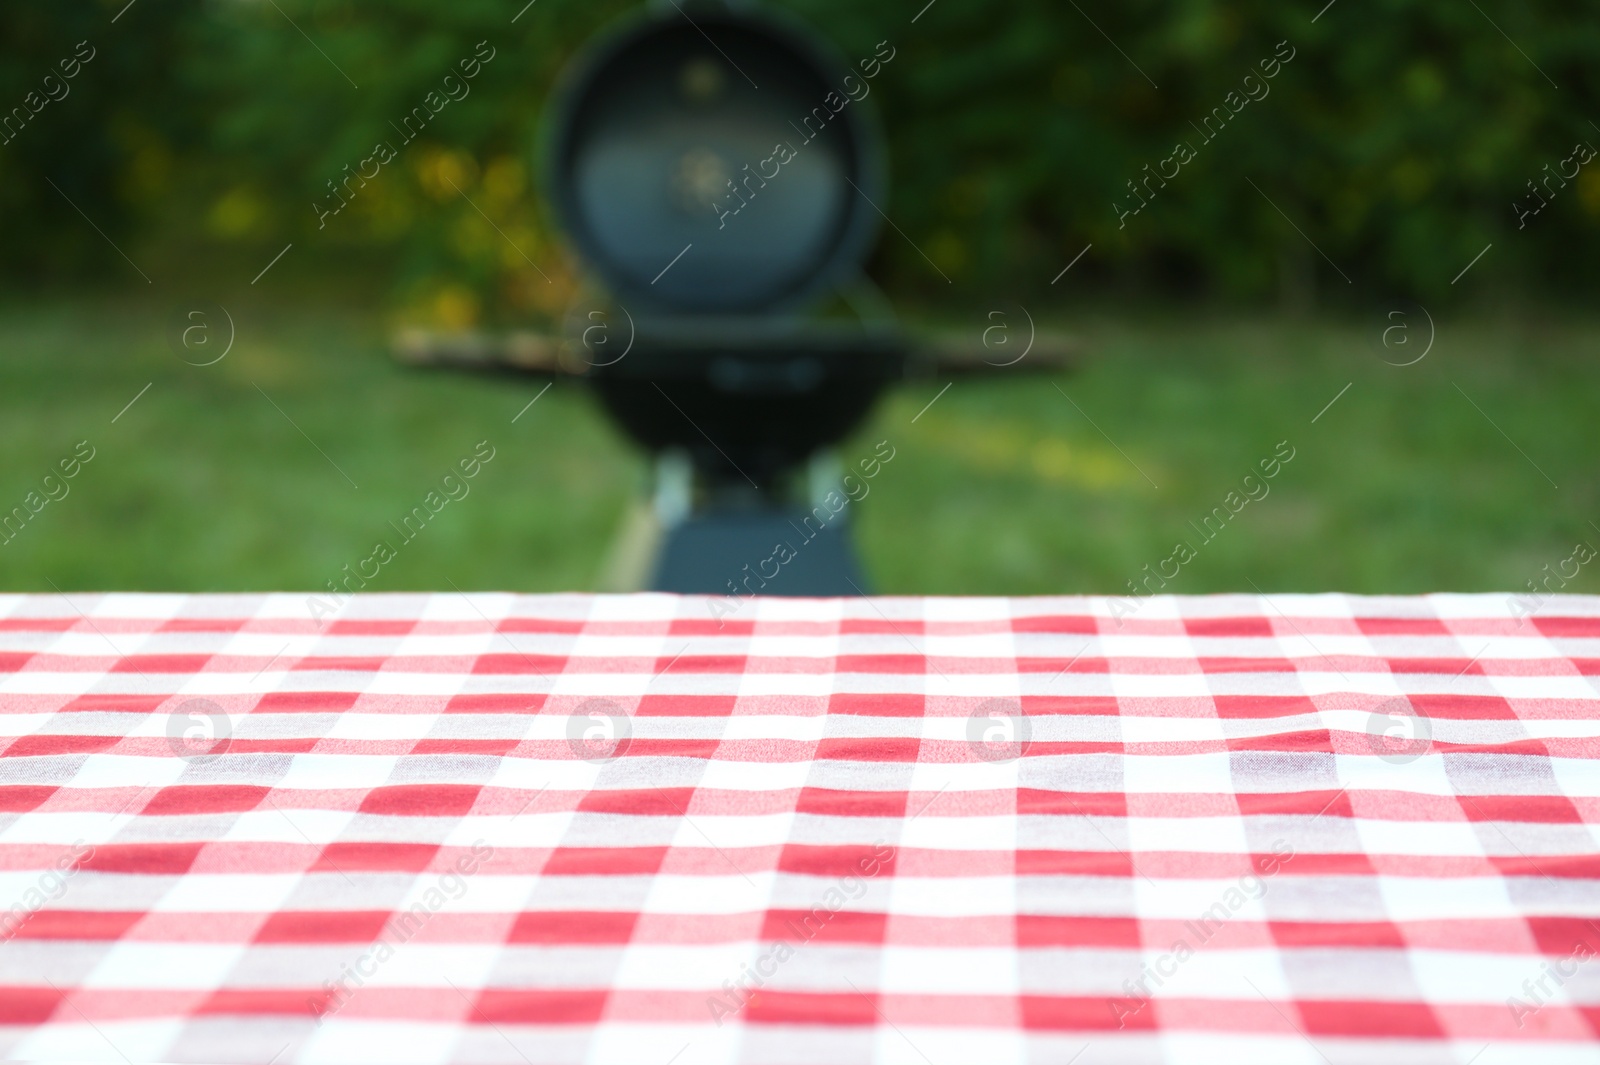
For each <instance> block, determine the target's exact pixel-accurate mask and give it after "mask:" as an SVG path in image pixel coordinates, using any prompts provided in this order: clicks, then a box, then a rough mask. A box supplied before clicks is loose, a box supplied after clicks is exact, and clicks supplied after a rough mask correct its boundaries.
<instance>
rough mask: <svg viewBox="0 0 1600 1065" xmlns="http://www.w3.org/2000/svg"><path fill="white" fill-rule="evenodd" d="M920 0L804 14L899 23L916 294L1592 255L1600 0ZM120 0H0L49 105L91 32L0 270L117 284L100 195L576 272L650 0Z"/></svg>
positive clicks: (25, 171) (1238, 284) (1312, 288)
mask: <svg viewBox="0 0 1600 1065" xmlns="http://www.w3.org/2000/svg"><path fill="white" fill-rule="evenodd" d="M922 2H923V0H910V2H908V3H899V2H897V3H894V4H870V5H865V4H859V3H855V2H852V0H793V2H792V3H791V4H789V5H788V6H790V7H792V8H793V10H794V11H795V12H796V13H797V14H799V15H800V16H802V17H803V18H804V19H806V20H807V21H808V22H809V23H810V24H811V25H812V26H814V27H815V28H816V29H817V30H818V31H819V32H821V33H822V34H823V35H825V36H826V37H829V38H831V39H832V40H833V41H834V42H835V44H836V45H837V46H838V48H839V49H840V50H841V51H842V52H843V53H844V54H845V56H846V57H848V58H854V57H855V56H856V55H857V54H862V55H866V54H870V52H871V50H872V48H873V46H874V44H875V43H876V42H878V41H880V40H888V41H890V42H891V43H892V44H893V45H894V46H895V48H896V49H897V52H898V54H897V58H896V60H895V62H894V64H893V65H892V66H891V67H889V68H887V70H886V73H885V76H884V77H882V78H880V79H878V80H877V82H875V91H874V92H873V95H872V99H873V101H875V103H876V105H877V106H878V108H879V110H880V114H881V116H882V118H883V124H884V128H885V130H886V132H887V134H888V137H889V143H890V159H891V167H892V170H891V173H892V185H891V190H892V191H891V197H890V200H889V202H888V203H885V204H883V205H882V206H884V208H885V209H886V210H887V211H888V212H889V214H890V216H891V217H892V218H893V219H894V222H895V225H896V226H898V228H899V229H900V230H901V231H903V233H904V237H902V236H901V235H899V234H897V233H896V232H895V231H894V230H893V229H888V228H886V229H885V232H884V237H883V239H882V241H881V242H880V245H879V248H878V251H877V252H876V254H875V257H874V260H873V262H872V264H871V267H872V271H873V272H874V274H875V275H876V276H877V277H878V278H879V279H880V281H881V282H883V283H884V284H885V285H886V287H887V288H888V289H889V290H890V292H891V293H892V294H895V295H896V296H899V297H902V298H909V299H913V300H916V299H923V300H931V299H935V298H937V299H941V300H942V299H947V298H948V297H949V294H950V291H951V290H950V289H949V288H948V287H947V286H946V283H945V282H944V280H943V279H942V278H940V277H939V276H938V274H937V273H936V272H935V271H933V270H932V269H930V267H929V265H928V262H927V261H926V260H925V259H924V258H923V254H924V253H925V254H926V255H927V257H928V258H929V259H931V260H932V261H933V262H934V263H936V264H937V265H938V267H939V269H940V270H942V271H943V272H944V273H945V274H946V275H948V276H949V277H950V278H951V279H952V280H953V282H954V283H955V285H956V286H957V290H958V291H959V292H961V293H962V294H963V296H964V298H971V299H973V300H978V299H983V298H986V297H991V296H997V295H1004V296H1008V297H1012V298H1027V297H1029V296H1039V295H1040V294H1053V293H1058V292H1061V291H1065V288H1057V289H1052V288H1051V284H1050V282H1051V279H1052V278H1053V277H1055V276H1057V274H1058V272H1059V271H1060V270H1061V269H1062V268H1063V267H1064V266H1065V265H1066V264H1067V263H1068V262H1069V261H1071V260H1072V259H1073V257H1074V256H1075V255H1077V254H1078V252H1079V251H1081V250H1082V249H1083V248H1084V247H1085V246H1086V245H1090V244H1092V245H1093V250H1092V251H1091V253H1090V254H1089V255H1087V256H1086V257H1085V258H1084V260H1083V261H1082V262H1081V263H1080V264H1079V265H1078V266H1077V267H1076V268H1075V271H1074V274H1073V276H1072V285H1073V286H1075V289H1074V290H1075V291H1083V290H1084V288H1085V287H1088V288H1091V289H1093V288H1102V289H1105V290H1108V291H1113V292H1147V291H1148V292H1156V293H1192V294H1196V295H1204V296H1225V297H1229V298H1240V299H1266V298H1279V297H1283V298H1289V299H1305V298H1308V297H1309V296H1310V295H1311V294H1312V293H1314V292H1315V293H1322V294H1324V298H1326V299H1333V300H1340V299H1345V298H1350V299H1360V298H1365V297H1367V296H1370V295H1372V294H1377V293H1381V294H1384V295H1397V294H1398V295H1405V296H1409V297H1415V298H1419V299H1420V298H1440V297H1442V296H1446V295H1448V296H1452V297H1456V298H1458V299H1463V300H1465V299H1472V298H1483V297H1486V296H1488V297H1517V296H1523V295H1538V296H1544V295H1546V294H1554V295H1557V296H1566V297H1569V298H1570V297H1575V296H1577V295H1578V294H1580V293H1584V292H1586V291H1588V290H1589V289H1591V288H1592V286H1593V285H1594V283H1595V281H1596V280H1597V278H1596V273H1597V269H1600V267H1597V263H1596V261H1595V258H1594V257H1593V256H1592V255H1589V256H1586V255H1584V254H1583V253H1582V252H1583V247H1584V244H1585V238H1590V239H1592V235H1593V233H1594V230H1595V227H1596V223H1597V221H1600V163H1597V164H1589V165H1582V166H1581V167H1580V168H1579V172H1578V173H1577V175H1576V176H1575V177H1572V176H1570V174H1571V168H1572V167H1573V166H1574V165H1576V159H1577V157H1576V156H1575V155H1574V148H1575V146H1576V145H1578V144H1579V143H1585V142H1586V143H1587V144H1589V145H1600V127H1597V126H1595V125H1594V124H1593V122H1591V121H1590V120H1591V119H1594V120H1596V121H1600V106H1596V103H1597V97H1600V73H1597V70H1596V60H1597V59H1600V21H1597V20H1595V19H1594V18H1593V17H1592V14H1589V13H1586V12H1585V11H1584V10H1583V9H1582V5H1569V4H1561V3H1557V2H1555V0H1529V2H1527V3H1522V4H1511V3H1506V2H1504V0H1482V3H1481V4H1477V3H1468V4H1460V3H1456V2H1453V0H1452V2H1444V0H1368V2H1365V3H1362V4H1359V5H1358V4H1356V3H1354V2H1353V0H1335V2H1334V3H1333V4H1332V5H1331V6H1329V7H1328V8H1326V9H1324V10H1322V11H1321V13H1320V14H1319V13H1318V10H1317V8H1318V7H1319V6H1320V2H1319V0H1311V2H1310V3H1299V2H1297V3H1294V4H1288V5H1286V4H1280V3H1269V2H1267V0H1233V2H1220V0H1159V2H1158V0H1130V2H1128V3H1124V4H1110V3H1104V2H1103V0H1095V2H1090V0H1073V2H1069V3H1065V4H1063V3H1060V2H1059V0H1008V2H1007V3H1005V4H1004V5H999V6H996V5H993V4H989V3H984V2H981V0H936V2H935V3H934V4H933V5H931V6H930V7H928V8H927V9H925V10H923V11H922V12H921V14H920V15H919V14H918V9H919V8H920V7H921V5H922ZM124 3H125V0H106V2H105V3H101V4H77V5H75V4H62V5H51V6H49V7H46V6H43V5H8V6H7V7H6V8H5V9H3V10H0V55H3V61H0V105H3V106H4V107H6V108H10V107H12V106H16V107H21V108H23V109H24V110H27V109H28V108H29V107H30V104H29V103H28V102H27V101H28V100H30V99H35V98H34V97H30V96H29V94H30V93H31V92H33V91H34V90H35V89H37V88H38V87H39V85H40V83H41V81H42V79H43V78H44V77H45V76H46V75H47V74H50V73H51V72H52V70H53V69H55V67H56V64H57V62H58V60H60V59H61V58H62V57H65V56H69V55H71V54H72V52H73V48H74V45H75V44H76V42H78V41H81V40H88V41H90V42H92V46H93V47H94V48H95V49H96V55H95V58H94V59H93V60H92V61H91V62H90V63H88V64H87V65H85V66H84V67H83V69H82V70H81V71H80V72H79V74H78V75H77V76H76V78H74V79H73V80H72V81H71V83H70V93H69V94H68V95H66V96H65V97H64V98H62V99H60V100H59V101H51V102H49V103H48V104H47V106H44V107H43V108H42V109H41V110H40V111H39V112H38V113H37V114H32V115H31V120H30V121H28V122H27V123H26V124H25V125H23V126H21V127H20V132H18V133H16V135H15V136H14V137H11V138H10V140H9V141H8V142H7V143H5V144H4V145H0V212H3V215H4V217H5V219H6V228H7V236H8V239H7V240H6V241H4V242H3V244H0V268H4V269H5V270H7V271H9V272H10V273H11V274H12V275H13V276H14V277H16V278H21V279H39V278H68V279H76V278H81V277H83V276H86V275H87V274H92V273H95V272H97V271H98V272H100V273H103V274H104V275H106V276H108V277H114V276H120V275H115V274H114V271H115V270H118V269H123V264H121V263H120V261H119V260H116V259H114V258H111V257H110V255H109V249H108V248H106V247H105V244H104V242H103V241H102V238H101V236H99V235H97V234H96V233H95V232H94V230H93V229H91V228H90V227H89V226H88V225H86V224H85V222H84V216H88V217H89V218H90V219H92V220H93V223H94V225H96V226H98V227H100V229H101V230H103V231H104V233H105V234H106V235H107V236H108V237H114V238H115V239H116V240H117V242H118V244H119V245H121V246H122V247H124V248H127V247H128V246H129V245H128V244H124V243H123V241H129V242H132V244H133V245H134V246H135V247H142V248H156V247H160V246H163V245H167V246H183V247H186V248H199V249H201V251H200V252H198V253H195V254H192V255H189V256H188V257H187V258H186V260H185V261H189V262H191V264H203V263H204V261H205V259H204V256H205V254H209V253H210V252H211V251H216V250H218V249H227V248H233V249H234V250H237V251H249V252H251V253H252V254H257V255H271V254H272V253H273V252H275V251H276V250H277V249H279V248H281V247H282V246H283V245H284V244H285V243H286V242H288V241H291V240H292V241H295V242H296V244H297V246H304V247H305V248H307V249H311V250H312V251H313V252H320V253H321V254H313V255H310V256H307V257H306V258H307V261H308V262H309V261H314V262H325V263H338V264H344V265H343V266H342V267H341V268H342V269H348V270H357V269H359V270H361V271H365V272H368V273H369V274H371V275H375V276H377V277H379V278H381V280H382V283H383V284H384V285H386V286H391V291H392V292H393V293H394V294H395V296H396V298H397V300H398V302H399V303H400V304H401V305H403V306H404V307H406V308H408V309H409V311H410V312H411V313H413V314H415V315H417V316H419V317H423V318H426V319H429V320H432V321H435V322H439V323H444V324H455V325H465V324H470V323H472V322H475V321H479V320H483V319H486V318H504V319H519V318H526V317H530V316H531V317H538V316H548V315H553V314H556V313H558V312H559V310H560V309H561V307H562V306H564V305H565V303H566V302H567V300H568V299H569V298H570V296H571V293H572V291H573V288H574V286H575V285H576V283H577V281H576V279H575V277H574V275H573V271H572V268H571V266H570V264H569V263H567V261H566V259H565V258H564V253H563V252H562V249H561V241H560V237H559V234H558V233H557V232H556V231H555V230H554V228H553V225H552V222H551V219H550V218H549V215H548V213H547V211H546V209H545V208H544V206H543V203H542V200H541V197H540V195H539V191H540V190H539V188H538V168H537V166H536V160H535V152H536V147H537V143H538V136H539V123H540V119H541V110H542V106H543V102H544V98H545V96H546V94H547V93H548V91H549V89H550V87H551V85H552V84H553V83H554V81H555V79H556V78H557V77H558V75H559V73H560V71H561V70H562V68H563V66H564V64H565V63H566V62H567V60H568V59H570V58H571V57H572V55H573V54H574V53H575V52H576V51H577V50H578V49H579V48H580V47H581V46H582V44H583V42H584V41H585V40H586V39H588V38H589V37H590V36H592V35H593V34H595V33H596V32H598V31H599V30H601V29H602V28H603V27H604V26H605V25H606V24H607V23H609V22H611V21H612V20H613V19H615V18H617V17H618V16H621V15H623V14H625V13H627V12H628V11H630V10H631V9H632V8H634V7H635V6H636V5H634V4H630V3H625V2H622V0H589V2H586V3H579V2H577V0H536V2H535V3H533V4H531V5H529V6H528V7H526V8H523V9H522V10H521V13H520V14H518V11H519V8H522V3H523V0H453V2H452V3H448V4H441V3H437V2H423V0H388V2H385V3H382V4H379V3H374V2H371V0H314V2H313V0H266V2H258V0H248V2H216V0H213V2H205V3H201V2H197V0H169V2H166V3H162V4H157V3H153V2H149V0H145V2H137V3H136V4H135V5H134V6H132V7H131V8H126V9H124V8H123V4H124ZM119 10H120V14H119ZM513 16H515V21H513ZM913 16H916V21H915V22H914V23H913V21H912V18H913ZM113 17H115V18H116V21H115V22H113V21H112V19H113ZM479 42H487V47H488V48H490V49H492V50H493V52H494V58H493V59H492V60H491V61H489V62H487V63H485V64H484V65H483V66H482V68H481V70H480V71H479V73H478V74H477V76H476V77H474V78H473V79H472V80H471V82H470V94H469V95H467V96H466V97H465V98H463V99H460V100H452V101H451V102H449V104H448V106H446V107H444V108H443V109H442V110H441V111H440V112H439V113H438V114H437V115H436V116H435V118H434V120H433V121H432V122H431V123H430V124H429V125H428V126H427V128H426V129H425V130H424V131H423V132H422V134H421V135H419V136H417V137H415V139H414V140H412V141H410V142H409V143H404V144H402V142H401V140H400V138H399V137H398V136H397V134H396V125H395V124H397V123H399V122H400V120H401V119H402V117H403V116H405V115H406V114H408V113H410V112H411V110H412V108H413V107H416V106H417V105H419V104H421V103H423V101H424V99H425V98H426V97H427V94H429V93H430V92H435V91H438V89H439V86H440V83H441V79H442V78H443V77H444V76H445V75H446V74H448V73H451V72H452V71H453V70H456V69H457V68H458V65H459V63H460V62H461V61H462V60H463V59H468V58H470V57H472V56H473V55H474V52H475V50H476V49H478V48H479V47H480V45H479ZM1286 55H1287V56H1289V58H1287V59H1285V58H1284V57H1285V56H1286ZM1273 63H1276V66H1277V69H1276V70H1274V71H1273V72H1272V74H1271V76H1270V77H1269V76H1268V75H1267V70H1268V69H1270V66H1269V65H1270V64H1273ZM1208 118H1209V120H1210V121H1209V123H1208ZM1224 120H1226V121H1224ZM380 141H388V142H390V143H391V144H392V145H393V146H394V148H395V149H397V150H396V152H395V153H394V158H393V159H392V160H390V161H388V162H386V163H384V164H383V165H382V170H381V177H378V178H376V179H374V180H372V181H370V182H368V183H367V185H366V186H365V187H363V188H362V189H361V191H360V193H359V195H356V196H354V197H353V198H352V199H351V200H350V203H349V206H348V208H347V209H345V210H343V211H341V212H340V213H339V214H337V215H334V216H332V217H323V218H321V219H320V221H319V213H318V209H317V208H316V207H314V206H313V205H314V204H318V203H321V204H324V205H327V204H329V203H330V202H332V201H331V199H330V197H331V193H330V182H334V183H336V182H337V181H338V180H339V179H340V178H341V177H342V176H344V175H345V174H347V173H348V172H349V171H347V170H346V169H345V168H346V167H350V168H352V169H355V168H359V167H360V166H362V162H363V160H367V159H370V158H371V157H372V155H373V151H374V146H375V144H376V143H377V142H380ZM1180 145H1182V146H1184V147H1185V148H1187V151H1181V150H1180V149H1179V146H1180ZM1180 160H1181V161H1180ZM366 165H368V166H369V167H370V166H371V165H372V164H371V163H368V164H366ZM1174 167H1176V168H1177V172H1176V174H1175V175H1173V168H1174ZM1563 170H1564V171H1565V172H1566V174H1567V175H1569V176H1566V177H1563V176H1560V172H1562V171H1563ZM1157 173H1161V174H1164V175H1168V176H1163V177H1155V178H1153V177H1152V175H1154V174H1157ZM47 179H48V180H47ZM50 182H54V184H55V185H56V186H57V188H55V189H53V188H52V187H51V184H50ZM1530 182H1534V183H1536V184H1535V185H1534V186H1532V187H1530V184H1529V183H1530ZM1130 183H1136V184H1137V185H1138V189H1139V191H1138V192H1137V193H1136V192H1135V191H1134V189H1133V188H1132V186H1131V185H1130ZM1535 191H1537V192H1538V193H1539V200H1535V199H1534V192H1535ZM1136 195H1137V196H1139V197H1140V199H1138V200H1136V199H1135V196H1136ZM69 198H70V202H68V200H69ZM1143 201H1148V202H1147V204H1146V205H1145V206H1143V207H1142V209H1141V210H1139V211H1138V213H1132V207H1134V206H1136V205H1138V204H1139V203H1141V202H1143ZM1540 201H1542V202H1543V203H1544V204H1545V207H1544V208H1543V209H1541V210H1540V211H1538V212H1537V213H1536V214H1535V213H1532V212H1531V208H1532V207H1533V206H1536V205H1537V204H1538V203H1539V202H1540ZM1519 203H1520V204H1521V205H1522V206H1521V210H1522V211H1527V212H1529V213H1527V214H1525V215H1522V216H1521V217H1519V208H1518V207H1517V205H1518V204H1519ZM80 211H81V212H82V213H81V214H80V213H79V212H80ZM1124 211H1126V212H1128V213H1127V214H1122V212H1124ZM485 216H487V218H488V219H492V224H491V223H490V222H489V221H486V217H485ZM1119 216H1120V217H1119ZM1519 223H1520V226H1519ZM495 227H498V229H499V231H500V232H499V233H497V232H496V228H495ZM501 234H503V235H504V238H509V240H508V239H503V237H502V235H501ZM913 242H914V245H913ZM1490 243H1493V245H1494V252H1493V259H1492V260H1491V264H1484V265H1482V266H1480V268H1479V269H1477V270H1475V271H1473V272H1472V273H1471V274H1469V275H1468V277H1467V279H1465V280H1464V281H1463V282H1462V283H1461V284H1460V285H1457V286H1452V284H1451V280H1452V278H1454V277H1455V276H1456V275H1457V274H1458V272H1459V271H1460V270H1461V268H1462V267H1463V266H1465V265H1466V264H1467V263H1468V262H1469V261H1470V260H1472V258H1473V256H1475V255H1477V254H1478V252H1479V251H1480V250H1481V249H1483V248H1484V247H1485V245H1488V244H1490ZM513 245H514V247H513ZM919 249H920V250H919ZM262 261H265V260H264V259H263V260H262ZM532 264H538V265H537V266H534V265H532ZM1490 265H1492V268H1487V267H1488V266H1490ZM194 269H196V270H199V269H202V267H201V266H199V265H195V266H194ZM541 270H542V271H543V272H542V273H541ZM129 276H131V274H130V275H129Z"/></svg>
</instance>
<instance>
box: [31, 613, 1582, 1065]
mask: <svg viewBox="0 0 1600 1065" xmlns="http://www.w3.org/2000/svg"><path fill="white" fill-rule="evenodd" d="M715 605H716V606H717V607H718V609H716V610H713V609H712V606H713V601H709V600H705V599H700V598H695V597H678V596H667V595H637V596H584V595H561V596H519V595H511V594H491V593H483V594H469V595H462V594H459V593H453V594H449V595H387V596H357V597H355V598H353V599H351V600H349V601H348V602H347V603H346V604H345V605H344V606H343V607H342V609H341V610H340V611H339V613H338V615H337V617H336V618H332V619H327V618H323V619H319V618H318V617H317V612H313V611H312V610H310V609H309V607H308V604H307V600H306V597H304V596H299V595H289V594H282V595H278V594H273V595H212V596H179V595H122V594H110V595H70V596H0V1056H3V1057H6V1058H13V1059H21V1060H57V1061H65V1060H72V1061H105V1062H118V1061H127V1062H136V1061H137V1062H144V1061H172V1062H259V1063H265V1062H273V1063H277V1065H290V1063H297V1065H301V1063H323V1062H328V1063H333V1062H339V1063H343V1062H385V1063H388V1062H400V1063H415V1065H436V1063H439V1065H442V1063H450V1062H486V1063H509V1065H516V1063H518V1062H526V1063H527V1065H564V1063H573V1065H577V1063H585V1065H613V1063H618V1065H620V1063H628V1065H636V1063H643V1065H701V1063H717V1065H741V1063H773V1065H780V1063H799V1062H830V1063H833V1062H839V1063H847V1062H882V1063H895V1065H899V1063H910V1065H916V1063H918V1062H925V1063H927V1065H960V1063H967V1062H979V1061H981V1062H985V1063H990V1062H995V1063H1003V1062H1017V1063H1022V1062H1047V1061H1048V1062H1063V1063H1065V1062H1079V1063H1081V1065H1097V1063H1105V1062H1141V1063H1143V1062H1150V1063H1165V1062H1174V1063H1177V1062H1213V1061H1215V1062H1229V1063H1273V1065H1276V1063H1279V1062H1307V1063H1315V1062H1317V1061H1325V1062H1328V1063H1330V1065H1343V1063H1345V1062H1352V1063H1354V1062H1362V1063H1385V1065H1388V1063H1411V1062H1415V1063H1418V1065H1422V1063H1429V1065H1432V1063H1439V1062H1461V1063H1466V1062H1474V1063H1477V1065H1495V1063H1512V1062H1515V1063H1521V1062H1527V1061H1539V1062H1558V1063H1567V1062H1572V1063H1576V1062H1600V1040H1597V1033H1600V960H1597V957H1600V768H1597V767H1600V599H1597V598H1594V597H1577V596H1568V597H1561V596H1557V597H1554V598H1552V599H1550V600H1549V601H1548V602H1546V603H1544V605H1543V606H1542V607H1541V608H1540V610H1539V612H1538V613H1537V614H1536V615H1533V616H1524V615H1523V613H1522V612H1521V611H1519V610H1516V609H1513V606H1512V604H1511V602H1510V601H1509V600H1508V599H1507V598H1506V597H1504V596H1494V595H1434V596H1425V597H1415V598H1404V597H1383V598H1363V597H1356V596H1344V595H1281V596H1206V597H1193V598H1181V597H1152V598H1149V599H1145V600H1142V601H1139V602H1138V603H1137V609H1136V610H1134V611H1133V612H1132V613H1130V612H1129V610H1128V606H1127V602H1126V601H1122V602H1112V601H1108V600H1103V599H1095V598H1081V597H1079V598H1073V597H1063V598H1030V599H977V598H974V599H932V598H930V599H909V598H878V599H852V600H778V599H767V600H762V599H757V600H752V601H750V602H747V603H745V604H743V605H742V606H741V608H740V609H739V611H738V612H737V613H735V614H733V615H731V616H719V615H726V609H725V604H721V603H720V602H719V603H716V604H715Z"/></svg>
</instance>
